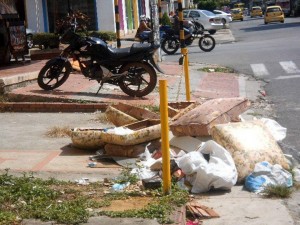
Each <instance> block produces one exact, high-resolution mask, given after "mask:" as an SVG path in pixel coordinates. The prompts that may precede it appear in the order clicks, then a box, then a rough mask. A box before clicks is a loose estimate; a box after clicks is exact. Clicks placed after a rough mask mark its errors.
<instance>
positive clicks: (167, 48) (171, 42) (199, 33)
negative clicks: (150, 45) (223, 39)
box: [161, 18, 216, 55]
mask: <svg viewBox="0 0 300 225" xmlns="http://www.w3.org/2000/svg"><path fill="white" fill-rule="evenodd" d="M186 28H187V29H188V30H189V31H190V33H191V34H192V36H191V37H189V38H187V39H185V40H184V41H185V45H187V46H189V45H191V44H192V43H193V41H194V40H195V38H199V42H198V45H199V48H200V49H201V50H202V51H204V52H210V51H212V50H213V49H214V48H215V45H216V41H215V39H214V38H213V37H212V36H211V35H210V34H207V33H205V30H203V29H201V27H200V26H199V24H198V23H196V22H195V20H194V18H193V20H192V21H189V23H188V25H187V26H186ZM161 48H162V50H163V51H164V52H165V53H166V54H168V55H173V54H175V53H176V52H177V50H178V49H179V48H180V37H179V35H178V33H176V32H175V30H174V29H172V28H171V27H170V28H168V29H166V30H165V37H164V39H163V40H162V42H161Z"/></svg>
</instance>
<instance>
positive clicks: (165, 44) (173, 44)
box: [161, 38, 179, 55]
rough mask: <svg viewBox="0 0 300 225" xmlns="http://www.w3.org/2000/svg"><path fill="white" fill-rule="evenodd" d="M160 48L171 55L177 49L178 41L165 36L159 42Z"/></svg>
mask: <svg viewBox="0 0 300 225" xmlns="http://www.w3.org/2000/svg"><path fill="white" fill-rule="evenodd" d="M161 49H162V50H163V51H164V52H165V53H167V54H168V55H173V54H175V52H177V50H178V49H179V41H178V40H177V39H176V38H165V39H164V40H163V41H162V43H161Z"/></svg>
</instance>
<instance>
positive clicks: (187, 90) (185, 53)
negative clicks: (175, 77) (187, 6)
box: [178, 0, 191, 102]
mask: <svg viewBox="0 0 300 225" xmlns="http://www.w3.org/2000/svg"><path fill="white" fill-rule="evenodd" d="M178 14H179V24H180V46H181V54H182V55H183V58H184V63H183V66H184V77H185V93H186V100H187V101H188V102H189V101H191V93H190V72H189V58H188V50H187V48H186V46H185V41H184V39H185V38H184V30H183V13H182V0H178Z"/></svg>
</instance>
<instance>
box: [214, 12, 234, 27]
mask: <svg viewBox="0 0 300 225" xmlns="http://www.w3.org/2000/svg"><path fill="white" fill-rule="evenodd" d="M213 13H214V14H216V15H217V16H219V17H221V18H222V19H221V21H222V23H223V24H226V23H230V22H231V21H232V17H231V14H230V13H226V12H223V11H221V10H214V11H213Z"/></svg>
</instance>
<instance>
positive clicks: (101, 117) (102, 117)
mask: <svg viewBox="0 0 300 225" xmlns="http://www.w3.org/2000/svg"><path fill="white" fill-rule="evenodd" d="M95 121H96V122H99V123H108V122H109V121H108V119H107V117H106V114H105V113H102V112H99V113H98V112H97V113H96V114H95Z"/></svg>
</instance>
